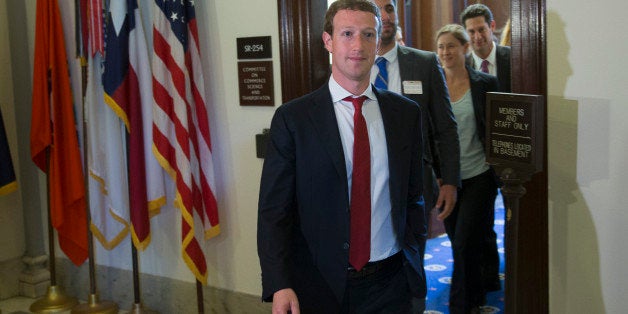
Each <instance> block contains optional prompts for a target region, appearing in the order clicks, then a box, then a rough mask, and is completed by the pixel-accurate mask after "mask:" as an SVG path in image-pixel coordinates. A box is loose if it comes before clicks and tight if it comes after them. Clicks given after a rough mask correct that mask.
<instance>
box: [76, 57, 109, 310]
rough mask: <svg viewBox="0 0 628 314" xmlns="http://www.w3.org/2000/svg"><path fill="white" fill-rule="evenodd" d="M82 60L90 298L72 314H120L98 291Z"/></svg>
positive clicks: (82, 80) (85, 71) (85, 77)
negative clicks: (101, 298) (102, 299)
mask: <svg viewBox="0 0 628 314" xmlns="http://www.w3.org/2000/svg"><path fill="white" fill-rule="evenodd" d="M80 60H81V92H82V94H81V95H82V96H83V97H82V101H83V165H84V169H85V171H84V184H85V202H86V203H87V206H85V211H86V214H87V221H88V222H89V225H88V227H87V253H88V258H89V261H88V262H89V287H90V289H89V297H88V300H87V303H82V304H79V305H77V306H75V307H74V308H73V309H72V312H71V313H72V314H80V313H103V314H109V313H111V314H115V313H118V305H117V304H116V303H114V302H112V301H100V300H99V297H98V292H97V291H96V265H95V264H96V263H95V261H94V235H93V234H92V229H91V221H92V214H91V211H90V198H89V197H90V196H89V174H88V173H89V169H88V168H89V165H88V163H87V162H88V161H87V154H88V150H87V145H88V141H87V118H86V117H87V115H86V114H85V112H86V106H85V90H86V87H87V61H86V59H85V58H84V57H80Z"/></svg>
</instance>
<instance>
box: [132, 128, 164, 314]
mask: <svg viewBox="0 0 628 314" xmlns="http://www.w3.org/2000/svg"><path fill="white" fill-rule="evenodd" d="M126 135H127V141H126V156H127V165H128V164H129V162H128V158H129V140H128V137H129V133H128V132H127V134H126ZM127 173H128V177H127V178H130V176H131V171H130V169H128V166H127ZM127 181H129V180H128V179H127ZM130 184H131V183H130V182H129V185H130ZM129 193H130V189H129ZM129 196H130V195H129ZM129 199H130V197H129ZM129 206H131V204H130V203H129ZM131 210H133V209H132V208H131V209H130V210H129V212H130V211H131ZM131 259H132V262H133V299H134V300H133V308H132V309H131V311H129V312H128V314H142V313H143V314H156V313H157V312H155V311H153V310H150V309H147V308H145V307H144V306H143V305H142V301H141V293H140V271H139V269H140V267H139V263H138V254H137V248H136V247H135V243H133V237H132V236H131Z"/></svg>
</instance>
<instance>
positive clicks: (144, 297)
mask: <svg viewBox="0 0 628 314" xmlns="http://www.w3.org/2000/svg"><path fill="white" fill-rule="evenodd" d="M57 285H59V286H61V287H63V289H64V290H65V292H66V293H67V294H68V295H70V296H73V297H75V298H77V299H79V300H87V299H88V296H89V293H90V286H89V268H88V266H87V263H85V264H84V265H82V266H81V267H78V268H77V267H76V266H74V265H73V264H72V263H71V262H70V261H69V260H67V259H59V258H58V259H57ZM96 285H97V294H98V296H99V300H102V301H104V300H106V301H112V302H115V303H116V304H118V306H119V307H120V309H122V310H131V308H132V306H133V303H134V295H133V272H132V271H129V270H123V269H118V268H112V267H105V266H96ZM140 285H141V286H140V288H141V289H140V291H141V301H142V305H143V306H144V307H145V308H147V309H150V310H154V311H158V312H159V313H197V312H198V306H197V299H196V284H195V283H190V282H184V281H180V280H175V279H172V278H166V277H160V276H153V275H147V274H140ZM203 300H204V303H203V304H204V307H205V312H207V313H270V312H271V305H270V304H268V303H262V302H261V297H260V296H254V295H250V294H245V293H239V292H235V291H228V290H223V289H218V288H215V287H210V286H205V287H204V288H203Z"/></svg>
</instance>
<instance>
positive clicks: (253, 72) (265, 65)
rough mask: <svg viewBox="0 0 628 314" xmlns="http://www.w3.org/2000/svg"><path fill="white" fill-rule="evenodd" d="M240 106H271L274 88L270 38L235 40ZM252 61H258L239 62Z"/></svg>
mask: <svg viewBox="0 0 628 314" xmlns="http://www.w3.org/2000/svg"><path fill="white" fill-rule="evenodd" d="M237 46H238V83H239V84H238V87H239V91H240V105H241V106H273V105H274V104H275V97H274V95H275V88H274V84H273V83H274V81H273V62H272V61H270V60H266V61H261V60H260V59H270V58H272V53H271V52H272V49H271V46H270V36H263V37H244V38H237ZM242 59H245V60H246V59H254V60H258V61H240V60H242Z"/></svg>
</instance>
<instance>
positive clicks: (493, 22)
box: [489, 20, 497, 32]
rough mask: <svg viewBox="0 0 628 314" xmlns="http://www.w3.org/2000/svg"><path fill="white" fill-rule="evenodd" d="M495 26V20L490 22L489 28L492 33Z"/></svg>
mask: <svg viewBox="0 0 628 314" xmlns="http://www.w3.org/2000/svg"><path fill="white" fill-rule="evenodd" d="M496 25H497V23H495V20H492V21H491V25H489V26H490V27H491V31H492V32H494V31H495V26H496Z"/></svg>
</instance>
